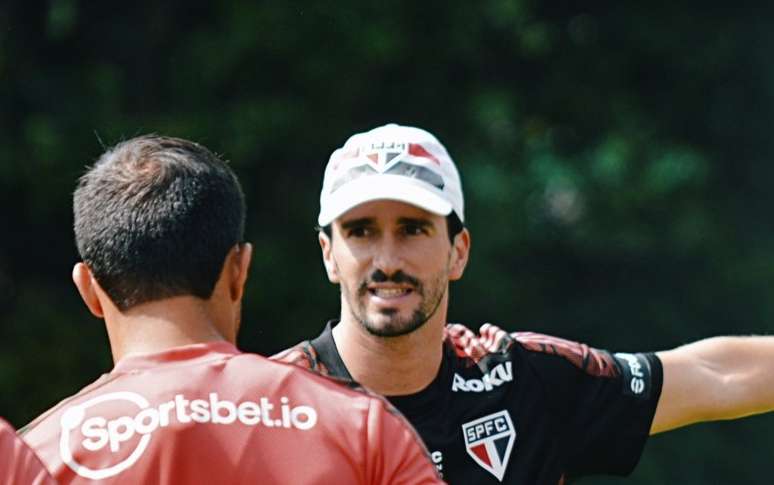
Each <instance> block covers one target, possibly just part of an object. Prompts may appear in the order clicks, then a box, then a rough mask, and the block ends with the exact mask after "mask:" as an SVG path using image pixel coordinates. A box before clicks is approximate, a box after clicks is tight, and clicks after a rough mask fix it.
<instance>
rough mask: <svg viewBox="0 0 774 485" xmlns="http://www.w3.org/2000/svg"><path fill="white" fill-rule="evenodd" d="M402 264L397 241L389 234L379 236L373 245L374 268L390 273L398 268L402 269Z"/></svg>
mask: <svg viewBox="0 0 774 485" xmlns="http://www.w3.org/2000/svg"><path fill="white" fill-rule="evenodd" d="M403 264H404V260H403V256H402V252H401V247H400V244H399V242H398V241H396V239H395V238H394V237H391V236H385V237H382V238H380V240H379V242H377V243H376V244H375V247H374V255H373V265H374V269H378V270H381V271H382V272H383V273H384V274H386V275H391V274H394V273H395V272H396V271H398V270H402V269H403Z"/></svg>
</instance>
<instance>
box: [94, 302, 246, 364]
mask: <svg viewBox="0 0 774 485" xmlns="http://www.w3.org/2000/svg"><path fill="white" fill-rule="evenodd" d="M105 322H106V326H107V330H108V337H109V339H110V347H111V350H112V353H113V361H114V362H118V361H119V360H121V359H122V358H124V357H126V356H127V355H130V354H141V353H153V352H161V351H164V350H167V349H171V348H174V347H180V346H183V345H191V344H198V343H205V342H213V341H218V340H226V339H225V338H224V337H223V335H222V334H221V333H220V332H219V331H218V326H217V325H215V318H214V317H213V315H212V312H211V311H209V308H208V306H207V304H206V302H203V301H201V300H198V299H196V298H194V297H189V296H184V297H175V298H169V299H165V300H162V301H158V302H151V303H146V304H142V305H139V306H137V307H135V308H132V309H130V310H129V311H127V312H125V313H123V314H121V313H117V312H116V313H114V314H112V315H107V314H106V315H105ZM232 343H233V342H232Z"/></svg>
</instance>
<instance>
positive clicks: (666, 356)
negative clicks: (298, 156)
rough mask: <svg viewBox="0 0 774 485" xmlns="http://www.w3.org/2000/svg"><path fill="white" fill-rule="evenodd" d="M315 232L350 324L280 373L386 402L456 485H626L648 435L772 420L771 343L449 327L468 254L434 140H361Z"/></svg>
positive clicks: (335, 159)
mask: <svg viewBox="0 0 774 485" xmlns="http://www.w3.org/2000/svg"><path fill="white" fill-rule="evenodd" d="M320 203H321V208H320V215H319V219H318V223H319V225H320V228H321V230H320V233H319V241H320V246H321V248H322V256H323V262H324V264H325V269H326V271H327V274H328V278H329V279H330V280H331V282H333V283H335V284H338V285H339V286H340V287H341V316H340V320H339V321H338V322H336V321H332V322H329V323H328V325H327V326H326V327H325V329H324V330H323V332H322V334H321V335H320V336H318V337H317V338H315V339H313V340H310V341H305V342H302V343H300V344H298V345H297V346H295V347H293V348H291V349H289V350H287V351H285V352H283V353H281V354H280V355H278V356H276V357H275V358H278V359H282V360H285V361H289V362H294V363H296V364H297V365H301V366H304V367H308V368H312V369H316V370H317V371H319V372H322V373H324V374H330V375H334V376H338V377H342V378H348V379H352V380H354V381H357V382H359V383H360V384H363V385H365V386H366V387H368V388H370V389H372V390H374V391H376V392H378V393H381V394H383V395H385V396H387V397H388V398H389V400H390V401H391V402H392V403H393V404H394V405H395V406H396V407H397V408H398V409H399V410H400V411H401V412H403V413H404V415H405V416H406V417H407V418H408V419H409V421H410V422H411V423H412V424H413V425H414V426H415V427H416V429H417V431H419V433H420V435H421V436H422V437H423V439H424V440H425V442H426V444H427V446H428V448H429V449H430V451H431V454H432V457H433V461H434V462H435V463H436V466H437V467H438V468H439V470H440V471H441V472H442V473H443V476H444V479H445V480H447V481H448V482H449V483H452V484H455V483H459V484H485V483H501V482H502V483H509V484H550V485H554V484H557V483H564V482H565V481H566V480H567V479H569V478H574V477H578V476H583V475H591V474H615V475H626V474H628V473H630V472H631V470H632V469H633V468H634V466H635V465H636V463H637V461H638V460H639V457H640V455H641V453H642V449H643V446H644V444H645V441H646V439H647V437H648V435H649V434H653V433H657V432H661V431H666V430H669V429H673V428H677V427H680V426H684V425H687V424H691V423H695V422H698V421H707V420H715V419H730V418H735V417H739V416H744V415H749V414H754V413H760V412H765V411H768V410H771V409H774V386H771V382H770V380H771V375H772V372H773V371H774V338H770V337H750V338H734V337H722V338H713V339H708V340H704V341H700V342H697V343H694V344H690V345H686V346H683V347H680V348H677V349H675V350H670V351H666V352H658V353H638V354H623V353H616V354H613V353H610V352H607V351H602V350H597V349H592V348H590V347H588V346H586V345H583V344H579V343H575V342H570V341H567V340H562V339H558V338H555V337H548V336H544V335H538V334H533V333H513V334H508V333H506V332H504V331H502V330H500V329H498V328H497V327H495V326H493V325H488V324H487V325H484V326H482V327H481V329H480V331H479V333H478V334H476V333H474V332H472V331H470V330H468V329H467V328H465V327H463V326H461V325H449V324H447V321H446V314H447V307H448V298H449V294H448V286H449V282H450V281H453V280H457V279H459V278H461V277H462V274H463V271H464V269H465V265H466V264H467V260H468V254H469V249H470V234H469V232H468V230H467V229H466V228H464V221H465V216H464V203H463V196H462V187H461V183H460V178H459V174H458V172H457V169H456V167H455V165H454V163H453V162H452V159H451V157H450V156H449V154H448V153H447V151H446V149H445V148H444V147H443V145H442V144H441V143H440V142H439V141H438V140H437V139H436V138H435V137H434V136H433V135H431V134H430V133H428V132H427V131H424V130H421V129H418V128H412V127H406V126H399V125H394V124H391V125H386V126H382V127H378V128H375V129H373V130H371V131H368V132H365V133H360V134H357V135H354V136H352V137H351V138H350V139H349V140H347V142H346V143H345V144H344V146H343V147H342V148H340V149H338V150H336V151H335V152H334V153H333V155H332V156H331V158H330V161H329V163H328V166H327V168H326V170H325V180H324V182H323V190H322V195H321V198H320Z"/></svg>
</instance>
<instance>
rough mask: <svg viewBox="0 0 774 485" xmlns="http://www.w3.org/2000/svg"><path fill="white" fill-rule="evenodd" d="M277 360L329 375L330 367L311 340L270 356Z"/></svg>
mask: <svg viewBox="0 0 774 485" xmlns="http://www.w3.org/2000/svg"><path fill="white" fill-rule="evenodd" d="M270 359H271V360H273V361H276V362H283V363H286V364H293V365H295V366H297V367H301V368H304V369H308V370H311V371H314V372H316V373H317V374H320V375H324V376H329V375H330V371H329V370H328V367H327V366H326V365H325V364H324V363H323V362H322V360H321V359H320V356H319V354H318V353H317V349H315V348H314V345H312V342H311V341H310V340H304V341H303V342H299V343H298V344H296V345H294V346H292V347H289V348H287V349H285V350H283V351H281V352H279V353H277V354H274V355H272V356H271V357H270Z"/></svg>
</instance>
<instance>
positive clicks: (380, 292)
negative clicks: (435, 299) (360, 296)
mask: <svg viewBox="0 0 774 485" xmlns="http://www.w3.org/2000/svg"><path fill="white" fill-rule="evenodd" d="M413 291H414V290H413V289H411V288H368V292H369V293H370V294H372V295H374V296H376V297H379V298H384V299H392V298H400V297H401V296H406V295H408V294H409V293H412V292H413Z"/></svg>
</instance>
